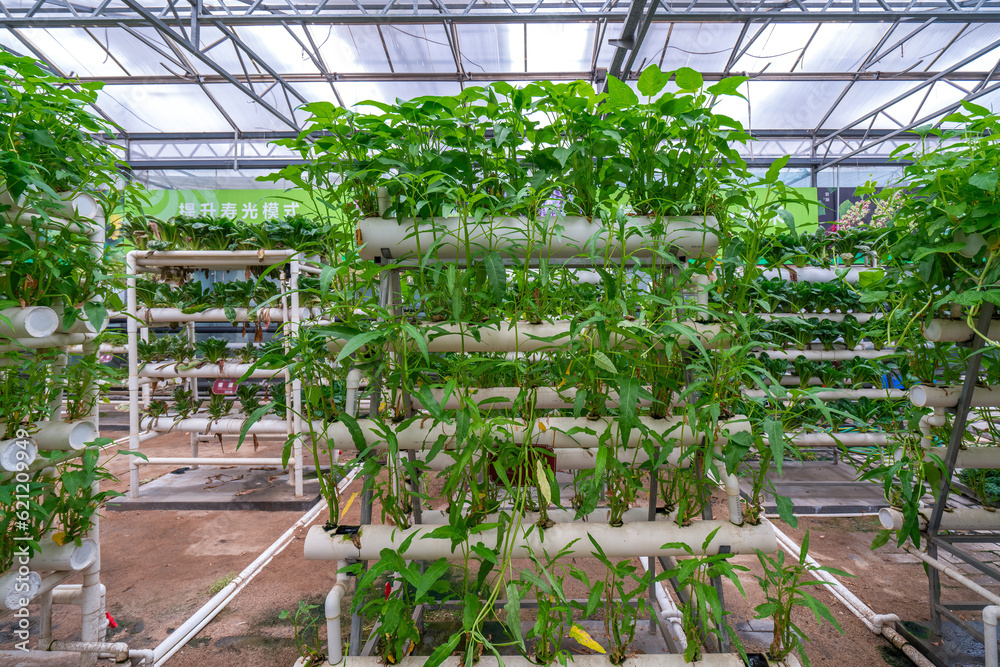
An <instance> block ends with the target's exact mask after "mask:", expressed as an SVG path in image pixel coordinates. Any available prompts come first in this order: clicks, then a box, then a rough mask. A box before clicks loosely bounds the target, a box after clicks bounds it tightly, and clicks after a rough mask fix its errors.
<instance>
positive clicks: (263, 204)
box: [144, 189, 314, 222]
mask: <svg viewBox="0 0 1000 667" xmlns="http://www.w3.org/2000/svg"><path fill="white" fill-rule="evenodd" d="M144 195H145V197H146V198H147V199H148V201H149V205H148V206H146V207H144V209H145V212H146V213H147V214H148V215H152V216H154V217H157V218H164V219H165V218H171V217H173V216H175V215H188V216H199V215H221V216H225V217H229V218H235V219H237V220H246V221H248V222H255V221H258V222H259V221H262V220H270V219H271V218H283V217H285V216H286V215H295V214H297V213H298V214H304V215H311V214H314V211H313V210H312V206H313V204H312V202H311V201H310V199H309V197H308V195H306V193H304V192H302V191H301V190H276V189H275V190H148V191H146V192H145V193H144Z"/></svg>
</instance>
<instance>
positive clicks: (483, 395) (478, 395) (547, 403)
mask: <svg viewBox="0 0 1000 667" xmlns="http://www.w3.org/2000/svg"><path fill="white" fill-rule="evenodd" d="M647 388H648V387H647ZM532 392H534V395H535V396H534V405H535V408H538V409H542V410H551V409H558V408H565V407H567V406H571V405H573V401H574V400H575V399H576V394H577V388H576V387H567V388H566V389H562V390H557V389H555V388H554V387H537V388H531V389H528V388H525V387H460V388H458V389H456V390H454V391H452V392H451V395H450V396H449V397H448V400H447V401H445V402H444V403H442V404H441V407H442V408H443V409H445V410H457V409H458V407H459V403H460V398H461V396H462V395H464V396H467V397H468V398H470V399H471V400H472V401H474V402H475V403H476V405H478V406H479V409H480V410H509V409H510V408H512V407H514V401H515V400H516V399H517V398H518V397H519V396H524V397H525V399H526V398H527V397H528V396H529V395H530V394H531V393H532ZM431 395H432V396H433V397H434V400H435V401H437V402H438V403H441V399H443V398H444V389H441V388H432V389H431ZM651 404H652V401H649V400H645V401H637V402H636V405H637V406H639V407H648V406H649V405H651ZM607 405H608V407H612V408H617V407H618V392H617V391H611V392H609V393H608V400H607Z"/></svg>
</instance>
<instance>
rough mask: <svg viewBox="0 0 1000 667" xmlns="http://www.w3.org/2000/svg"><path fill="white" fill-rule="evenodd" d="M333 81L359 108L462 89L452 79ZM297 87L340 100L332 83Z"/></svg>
mask: <svg viewBox="0 0 1000 667" xmlns="http://www.w3.org/2000/svg"><path fill="white" fill-rule="evenodd" d="M334 85H336V87H337V92H338V93H340V97H341V98H342V99H343V100H344V105H345V106H347V107H348V108H360V107H357V106H356V105H357V104H358V103H359V102H364V101H367V100H373V101H375V102H394V101H395V100H396V98H399V99H402V100H410V99H413V98H415V97H423V96H424V95H456V94H458V93H459V92H461V90H462V88H461V86H460V85H459V84H458V82H452V81H369V82H356V81H341V82H338V83H336V84H334ZM295 88H296V89H297V90H298V91H299V92H301V93H302V94H303V95H304V96H305V97H306V98H307V99H310V100H325V101H327V102H333V103H334V104H337V98H336V96H335V95H334V94H333V89H332V88H330V86H329V84H326V83H299V84H295ZM360 109H361V110H362V111H363V110H364V109H363V108H360ZM368 111H372V109H368Z"/></svg>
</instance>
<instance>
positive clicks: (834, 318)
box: [758, 313, 882, 324]
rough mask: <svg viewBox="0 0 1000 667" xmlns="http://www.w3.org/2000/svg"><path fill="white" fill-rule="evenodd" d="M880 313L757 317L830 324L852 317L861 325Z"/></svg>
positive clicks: (781, 314) (794, 314) (795, 314)
mask: <svg viewBox="0 0 1000 667" xmlns="http://www.w3.org/2000/svg"><path fill="white" fill-rule="evenodd" d="M881 315H882V313H760V315H758V317H760V318H761V319H762V320H776V319H782V318H785V317H800V318H802V319H804V320H811V319H817V320H830V321H831V322H843V321H844V318H846V317H853V318H854V319H856V320H857V321H858V323H860V324H863V323H865V322H867V321H868V320H870V319H872V318H876V317H881Z"/></svg>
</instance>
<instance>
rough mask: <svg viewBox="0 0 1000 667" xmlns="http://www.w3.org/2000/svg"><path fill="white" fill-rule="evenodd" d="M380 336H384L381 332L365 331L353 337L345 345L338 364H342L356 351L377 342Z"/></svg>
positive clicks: (338, 358)
mask: <svg viewBox="0 0 1000 667" xmlns="http://www.w3.org/2000/svg"><path fill="white" fill-rule="evenodd" d="M380 336H382V332H381V331H365V332H364V333H359V334H357V335H355V336H352V337H351V339H350V340H349V341H347V343H346V344H345V345H344V347H343V349H341V350H340V354H338V355H337V363H340V362H341V361H343V360H344V359H346V358H347V357H349V356H351V355H352V354H353V353H354V352H355V351H357V350H359V349H361V348H362V347H364V346H365V345H366V344H368V343H370V342H372V341H373V340H376V339H377V338H379V337H380Z"/></svg>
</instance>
